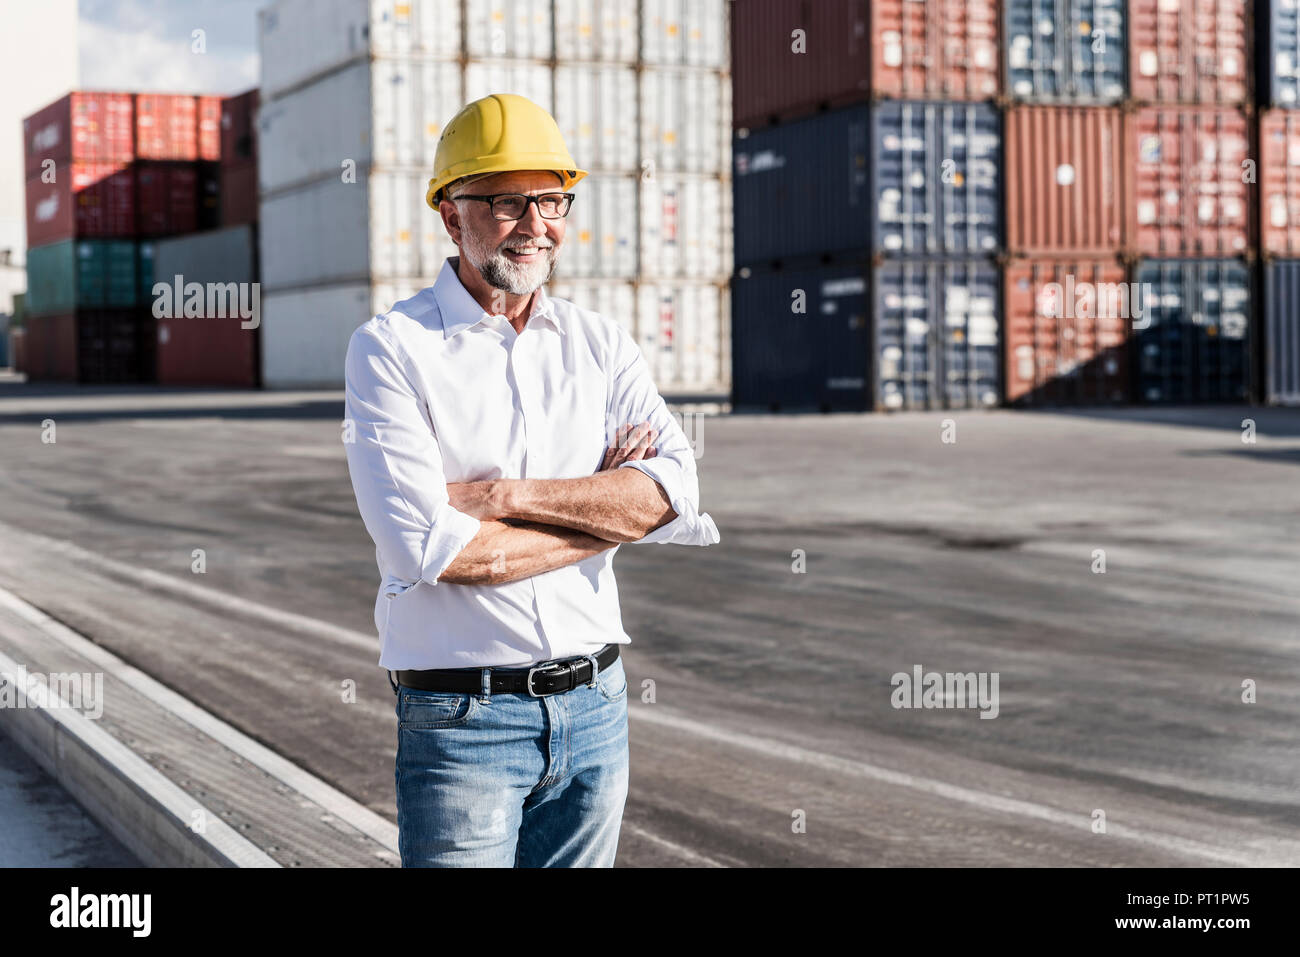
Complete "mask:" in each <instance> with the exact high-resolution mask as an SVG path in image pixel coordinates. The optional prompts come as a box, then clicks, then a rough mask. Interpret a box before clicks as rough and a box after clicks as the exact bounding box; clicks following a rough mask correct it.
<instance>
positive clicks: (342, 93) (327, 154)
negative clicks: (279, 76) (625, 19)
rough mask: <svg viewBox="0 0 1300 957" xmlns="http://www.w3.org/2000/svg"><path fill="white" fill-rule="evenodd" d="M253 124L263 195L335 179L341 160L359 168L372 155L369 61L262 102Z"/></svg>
mask: <svg viewBox="0 0 1300 957" xmlns="http://www.w3.org/2000/svg"><path fill="white" fill-rule="evenodd" d="M257 129H258V137H259V142H258V150H257V179H258V187H259V189H260V190H261V192H262V193H264V194H265V193H268V192H274V191H276V190H280V189H284V188H285V187H289V186H293V185H295V184H299V183H304V182H310V181H311V180H314V179H319V178H321V177H322V176H330V177H331V178H333V179H338V178H339V177H340V176H341V175H342V173H343V168H344V167H343V163H344V161H345V160H351V161H352V162H353V164H355V168H356V170H357V172H358V173H359V172H360V171H361V170H363V169H364V168H366V167H368V166H369V165H370V164H371V161H372V155H373V154H372V152H371V146H372V144H373V141H374V140H373V134H372V131H371V111H370V64H369V63H368V62H366V61H364V60H363V61H360V62H357V63H355V64H353V65H352V66H350V67H348V68H346V69H344V70H341V71H339V72H337V73H332V74H330V75H329V76H327V77H325V78H324V79H322V80H321V81H320V82H318V83H313V84H311V85H310V86H306V87H303V88H302V89H300V90H297V91H296V92H294V93H292V94H290V95H289V96H286V97H283V98H281V99H279V100H275V101H274V102H271V103H263V104H262V107H261V109H260V110H259V111H258V119H257Z"/></svg>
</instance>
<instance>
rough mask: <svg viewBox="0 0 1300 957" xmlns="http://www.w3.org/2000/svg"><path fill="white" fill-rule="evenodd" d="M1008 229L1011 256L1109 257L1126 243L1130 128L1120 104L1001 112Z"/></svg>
mask: <svg viewBox="0 0 1300 957" xmlns="http://www.w3.org/2000/svg"><path fill="white" fill-rule="evenodd" d="M1004 121H1005V124H1006V132H1005V137H1006V183H1007V187H1006V196H1007V207H1006V216H1007V221H1006V231H1007V246H1008V248H1009V250H1010V252H1011V253H1012V254H1013V255H1021V254H1023V255H1047V256H1053V255H1058V254H1060V255H1069V254H1074V255H1099V256H1109V255H1114V254H1115V253H1116V252H1117V251H1119V250H1122V249H1123V248H1124V247H1125V245H1126V243H1127V242H1128V241H1129V236H1130V233H1131V226H1130V221H1131V219H1132V214H1131V212H1130V210H1129V200H1128V197H1129V191H1128V182H1127V178H1128V172H1129V159H1128V157H1129V153H1128V147H1127V145H1126V144H1127V139H1126V133H1127V125H1126V123H1125V120H1124V116H1123V114H1122V113H1121V112H1120V110H1119V109H1118V108H1111V107H1079V106H1014V107H1011V108H1010V109H1008V110H1007V111H1006V114H1005V118H1004Z"/></svg>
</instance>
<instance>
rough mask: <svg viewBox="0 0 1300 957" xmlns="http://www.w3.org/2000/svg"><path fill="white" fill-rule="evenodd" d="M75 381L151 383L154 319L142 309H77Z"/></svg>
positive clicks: (152, 379) (153, 352) (153, 377)
mask: <svg viewBox="0 0 1300 957" xmlns="http://www.w3.org/2000/svg"><path fill="white" fill-rule="evenodd" d="M76 322H77V381H78V382H82V383H142V382H154V381H155V376H154V366H155V361H156V360H155V351H154V350H155V347H154V339H155V337H156V333H155V331H154V329H155V326H154V320H153V317H152V316H150V315H149V313H148V311H147V310H144V309H90V310H81V311H78V312H77V316H76Z"/></svg>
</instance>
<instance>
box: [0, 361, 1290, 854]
mask: <svg viewBox="0 0 1300 957" xmlns="http://www.w3.org/2000/svg"><path fill="white" fill-rule="evenodd" d="M40 391H43V392H44V393H45V394H39V392H40ZM341 415H342V404H341V398H340V396H339V395H338V394H326V393H310V394H289V393H265V394H256V395H248V394H235V393H231V394H221V393H193V394H184V393H178V394H158V393H147V392H139V391H136V392H133V391H131V390H100V391H98V392H95V393H88V392H72V393H69V392H68V391H67V390H59V389H46V390H36V389H35V388H32V387H24V386H16V385H8V386H6V385H0V456H2V457H3V467H2V468H0V586H3V587H5V588H8V589H10V590H12V591H14V592H16V593H17V594H19V595H21V596H22V597H24V598H25V599H27V600H28V601H30V602H33V603H34V604H36V605H38V606H40V607H41V608H43V609H44V610H45V611H47V612H48V613H49V614H51V615H53V616H55V617H57V618H59V619H60V620H62V621H64V622H65V623H67V624H69V625H71V626H72V627H74V628H76V629H78V630H80V631H82V632H83V633H86V634H88V635H90V636H92V637H93V638H94V639H95V640H96V641H98V642H101V643H103V644H104V645H105V646H107V647H109V648H110V649H112V650H113V651H114V652H116V653H117V654H119V655H121V656H122V657H124V658H125V659H127V660H128V661H130V662H132V663H134V664H136V665H137V666H139V667H141V668H142V669H144V670H146V671H148V672H149V673H150V674H152V675H153V676H154V677H156V678H158V679H159V680H161V681H162V682H164V683H165V684H168V685H170V686H172V687H174V688H176V689H178V690H180V691H182V692H183V693H184V694H186V695H188V696H190V697H191V698H193V699H194V700H195V701H196V702H197V703H199V704H200V705H202V706H203V707H205V708H208V709H210V710H211V711H213V712H215V713H216V714H218V715H220V716H221V717H223V718H224V719H226V720H227V721H229V722H231V723H232V724H234V725H235V726H237V727H239V728H240V729H241V730H243V731H245V732H246V733H248V734H250V735H252V736H254V737H256V738H258V739H259V740H261V741H263V742H265V743H267V744H268V745H270V746H271V747H273V748H274V749H276V750H277V751H279V752H280V753H282V754H284V755H286V756H287V757H289V758H291V759H292V760H294V761H296V762H297V763H299V764H301V765H302V766H303V767H305V768H307V769H308V770H310V771H313V772H314V773H316V774H319V775H320V776H322V777H324V778H326V779H327V780H329V781H330V782H332V783H334V784H335V785H337V786H338V787H339V788H341V789H342V790H344V791H345V792H347V793H349V794H351V795H352V796H354V797H355V798H356V799H357V800H359V801H361V802H362V803H364V804H366V805H368V806H369V807H371V808H373V809H374V810H375V811H377V812H378V813H380V814H383V815H385V816H387V817H389V818H390V819H394V817H395V815H394V809H393V769H392V758H393V752H394V748H395V718H394V715H393V712H392V702H393V697H392V693H391V691H390V689H389V687H388V684H387V680H386V678H385V675H384V673H383V672H382V671H380V670H378V669H377V668H376V667H375V666H374V662H375V660H376V659H377V655H378V642H377V640H376V639H374V638H373V624H372V622H371V620H370V614H371V606H372V601H373V595H374V588H375V584H376V581H375V570H374V565H373V547H372V546H371V544H370V541H369V539H368V537H367V536H366V533H365V530H364V528H363V526H362V524H361V522H360V520H359V518H358V517H357V514H356V510H355V504H354V501H353V499H352V493H351V488H350V485H349V483H348V478H347V470H346V464H345V462H344V459H343V455H342V449H341V447H340V445H339V442H338V434H339V419H340V418H341ZM945 417H951V418H953V419H954V420H955V423H956V441H955V442H944V441H943V440H942V438H943V419H944V418H945ZM1244 417H1249V418H1252V419H1253V420H1254V421H1255V423H1256V428H1257V433H1256V441H1255V442H1254V443H1246V442H1243V441H1242V426H1241V421H1242V419H1243V418H1244ZM46 418H52V419H53V420H54V422H55V424H56V430H57V431H56V435H57V441H56V442H55V443H53V444H47V443H43V442H42V441H41V431H42V426H41V422H42V420H44V419H46ZM702 438H703V446H702V452H703V455H702V457H701V459H700V463H699V464H700V473H701V485H702V497H703V506H704V508H705V509H706V510H707V511H709V512H710V513H711V514H712V515H713V517H714V519H715V520H716V521H717V523H718V526H719V530H720V532H721V535H722V542H721V543H720V544H718V545H715V546H711V547H709V548H684V547H676V546H672V547H660V546H643V547H636V546H629V547H624V548H621V549H620V550H619V554H618V558H617V561H616V567H617V570H618V577H619V590H620V594H621V596H622V600H623V613H624V623H625V626H626V627H627V629H628V631H629V633H630V634H631V635H632V636H633V643H632V645H631V646H630V650H629V651H628V653H627V655H626V659H625V663H626V667H627V671H628V675H629V681H630V683H631V684H632V688H633V691H632V696H631V698H630V700H629V710H630V715H631V737H632V780H631V793H630V796H629V800H628V805H627V812H626V815H625V820H624V831H623V838H622V842H621V844H620V857H619V864H620V866H645V865H683V866H718V865H720V866H765V865H783V864H785V865H798V866H805V865H812V866H819V865H841V864H857V865H862V864H866V865H900V864H901V865H939V864H943V865H959V866H965V865H970V866H984V865H1031V866H1032V865H1080V866H1115V865H1125V866H1180V865H1192V866H1203V865H1214V864H1230V865H1231V864H1241V865H1250V864H1291V865H1294V864H1298V863H1300V810H1298V808H1297V804H1298V803H1300V721H1298V720H1297V719H1298V718H1300V657H1298V655H1297V651H1300V627H1298V626H1297V614H1298V613H1300V585H1298V584H1297V581H1298V576H1297V569H1298V568H1300V535H1298V534H1297V532H1300V521H1298V520H1297V509H1296V499H1297V489H1298V488H1300V485H1298V484H1297V479H1300V469H1298V468H1297V467H1298V466H1300V412H1297V411H1289V410H1269V409H1245V408H1231V407H1214V408H1202V409H1135V410H1123V411H1117V412H1110V413H1098V414H1066V413H1062V414H1047V413H1037V414H1025V413H1013V412H1006V411H997V412H991V413H932V414H924V413H909V414H901V415H892V416H833V417H825V416H784V417H778V416H730V417H720V418H709V419H708V420H706V422H705V424H704V427H703V433H702ZM194 549H203V550H204V551H205V553H206V573H205V574H203V575H194V574H192V572H191V563H192V561H193V559H192V557H191V556H192V553H193V550H194ZM1098 550H1101V551H1104V557H1105V571H1104V573H1099V572H1098V571H1097V570H1095V569H1097V567H1098V565H1097V562H1098V559H1097V557H1096V556H1097V554H1098ZM800 555H801V556H803V561H804V562H805V568H806V571H804V572H803V573H795V572H794V571H792V563H794V562H795V561H796V557H797V556H800ZM196 586H197V587H198V588H200V589H203V590H204V592H203V595H204V597H202V599H201V600H200V599H196V598H195V597H194V595H193V593H192V592H193V589H194V587H196ZM264 607H274V608H280V609H285V610H288V611H292V612H294V613H296V614H299V615H303V616H308V617H310V618H313V619H317V620H319V621H321V622H326V623H329V624H330V625H331V626H334V627H333V628H332V629H331V630H328V631H326V630H322V631H320V632H313V631H312V630H311V629H302V628H295V627H290V626H289V625H287V624H276V623H274V622H273V621H269V620H268V619H267V617H266V615H265V614H264V613H263V612H262V611H261V609H262V608H264ZM918 665H919V666H921V668H922V669H923V671H926V672H928V671H938V672H961V673H967V672H984V673H987V674H989V675H992V674H993V673H996V674H997V675H998V680H999V686H998V690H999V698H998V713H997V717H996V718H994V719H992V720H987V719H981V718H980V717H979V711H978V709H974V708H952V707H948V708H907V709H901V708H895V707H893V706H892V705H891V694H892V692H893V690H894V689H893V686H892V684H891V678H892V676H893V675H895V674H896V673H899V672H904V673H909V674H910V673H911V672H912V670H913V668H914V666H918ZM349 678H350V679H354V680H355V681H356V682H357V685H358V699H359V700H358V703H357V704H354V705H344V704H342V703H341V702H340V695H339V693H338V689H339V686H340V685H339V683H340V682H341V681H343V680H345V679H349ZM647 681H651V682H653V687H654V692H655V701H654V703H648V702H647V701H644V700H642V688H643V686H644V683H645V682H647ZM1243 681H1253V682H1255V683H1256V686H1257V701H1256V702H1255V703H1251V704H1247V703H1243V701H1242V683H1243ZM941 700H942V699H941ZM1097 812H1102V813H1103V814H1104V821H1105V833H1097V832H1096V831H1095V829H1094V823H1093V822H1094V820H1095V819H1096V818H1097V817H1098V816H1099V815H1098V813H1097ZM799 821H802V822H803V826H802V827H796V826H795V823H796V822H799Z"/></svg>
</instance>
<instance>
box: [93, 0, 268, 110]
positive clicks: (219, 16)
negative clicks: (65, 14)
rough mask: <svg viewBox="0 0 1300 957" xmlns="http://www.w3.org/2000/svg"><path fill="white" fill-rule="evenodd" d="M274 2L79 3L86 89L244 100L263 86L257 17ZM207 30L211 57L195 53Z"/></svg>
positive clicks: (104, 0)
mask: <svg viewBox="0 0 1300 957" xmlns="http://www.w3.org/2000/svg"><path fill="white" fill-rule="evenodd" d="M266 6H269V0H79V4H78V24H77V33H78V36H77V40H78V47H79V50H78V58H77V59H78V67H79V70H80V81H79V83H78V85H79V86H80V87H81V88H83V89H91V90H93V89H100V90H106V89H117V90H158V91H169V92H176V93H221V94H230V93H241V92H243V91H244V90H247V89H249V88H250V87H254V86H257V84H258V73H259V70H258V57H257V11H258V10H259V9H261V8H263V7H266ZM195 30H202V31H204V41H205V46H206V52H203V53H196V52H193V50H192V46H193V43H194V41H193V39H192V37H193V32H194V31H195Z"/></svg>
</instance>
